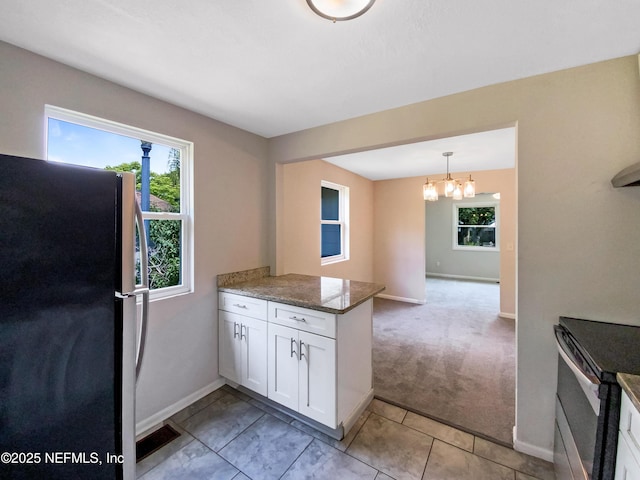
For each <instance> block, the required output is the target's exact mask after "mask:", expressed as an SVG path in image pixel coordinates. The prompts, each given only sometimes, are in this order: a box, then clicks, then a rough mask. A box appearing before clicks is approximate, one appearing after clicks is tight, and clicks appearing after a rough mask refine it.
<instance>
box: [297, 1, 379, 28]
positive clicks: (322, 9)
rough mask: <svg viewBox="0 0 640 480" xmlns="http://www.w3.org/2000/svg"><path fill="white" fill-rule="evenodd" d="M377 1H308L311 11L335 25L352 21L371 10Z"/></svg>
mask: <svg viewBox="0 0 640 480" xmlns="http://www.w3.org/2000/svg"><path fill="white" fill-rule="evenodd" d="M375 1H376V0H307V3H308V4H309V7H310V8H311V10H313V11H314V12H316V13H317V14H318V15H320V16H321V17H323V18H326V19H328V20H331V21H332V22H333V23H336V22H337V21H343V20H352V19H354V18H356V17H359V16H360V15H362V14H363V13H364V12H366V11H367V10H369V9H370V8H371V5H373V3H374V2H375Z"/></svg>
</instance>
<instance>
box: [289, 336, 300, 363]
mask: <svg viewBox="0 0 640 480" xmlns="http://www.w3.org/2000/svg"><path fill="white" fill-rule="evenodd" d="M295 345H296V340H295V338H292V339H291V357H290V358H293V356H294V355H295V356H296V359H297V358H298V352H296V349H295Z"/></svg>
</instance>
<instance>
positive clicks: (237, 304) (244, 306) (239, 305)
mask: <svg viewBox="0 0 640 480" xmlns="http://www.w3.org/2000/svg"><path fill="white" fill-rule="evenodd" d="M233 306H234V307H237V308H244V309H245V310H246V309H247V308H249V307H247V306H246V305H241V304H239V303H234V304H233Z"/></svg>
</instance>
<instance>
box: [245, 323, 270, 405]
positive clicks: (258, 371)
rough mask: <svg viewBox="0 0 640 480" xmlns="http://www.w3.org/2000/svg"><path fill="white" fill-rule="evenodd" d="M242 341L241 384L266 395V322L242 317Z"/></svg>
mask: <svg viewBox="0 0 640 480" xmlns="http://www.w3.org/2000/svg"><path fill="white" fill-rule="evenodd" d="M240 337H241V343H242V382H241V383H242V385H244V386H245V387H247V388H249V389H251V390H253V391H254V392H257V393H259V394H260V395H264V396H265V397H266V396H267V322H265V321H263V320H257V319H255V318H248V317H246V318H243V319H242V325H241V327H240Z"/></svg>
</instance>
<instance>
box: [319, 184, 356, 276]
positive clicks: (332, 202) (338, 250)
mask: <svg viewBox="0 0 640 480" xmlns="http://www.w3.org/2000/svg"><path fill="white" fill-rule="evenodd" d="M320 193H321V196H320V198H321V212H320V257H321V264H322V265H326V264H328V263H334V262H340V261H342V260H348V259H349V230H348V228H349V225H348V223H349V187H345V186H342V185H338V184H335V183H331V182H325V181H324V180H323V181H322V182H321V185H320Z"/></svg>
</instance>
